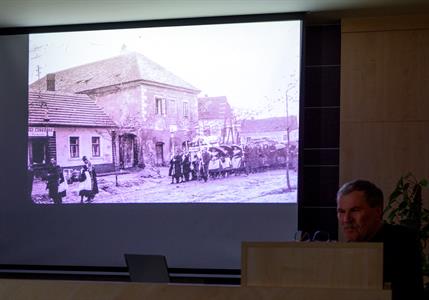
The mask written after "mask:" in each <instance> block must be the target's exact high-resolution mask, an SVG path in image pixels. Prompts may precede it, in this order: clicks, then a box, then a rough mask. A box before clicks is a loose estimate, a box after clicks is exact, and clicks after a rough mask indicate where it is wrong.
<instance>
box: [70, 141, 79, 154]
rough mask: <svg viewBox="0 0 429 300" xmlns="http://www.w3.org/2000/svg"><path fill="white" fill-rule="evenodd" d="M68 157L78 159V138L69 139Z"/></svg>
mask: <svg viewBox="0 0 429 300" xmlns="http://www.w3.org/2000/svg"><path fill="white" fill-rule="evenodd" d="M70 157H71V158H76V157H79V138H78V137H76V136H71V137H70Z"/></svg>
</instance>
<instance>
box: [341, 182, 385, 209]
mask: <svg viewBox="0 0 429 300" xmlns="http://www.w3.org/2000/svg"><path fill="white" fill-rule="evenodd" d="M355 191H359V192H363V193H364V194H365V199H366V202H367V203H368V205H369V206H370V207H383V204H384V196H383V191H382V190H381V189H380V188H378V187H377V186H376V185H375V184H373V183H372V182H370V181H368V180H362V179H357V180H353V181H349V182H346V183H345V184H343V186H342V187H341V188H340V189H339V190H338V192H337V202H338V200H340V198H341V197H343V196H346V195H348V194H350V193H352V192H355Z"/></svg>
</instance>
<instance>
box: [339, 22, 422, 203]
mask: <svg viewBox="0 0 429 300" xmlns="http://www.w3.org/2000/svg"><path fill="white" fill-rule="evenodd" d="M428 20H429V15H426V16H424V17H423V16H422V15H417V16H396V17H379V18H362V19H356V18H352V19H343V20H342V34H341V41H342V44H341V47H342V49H341V110H340V184H341V183H344V182H346V181H348V180H351V179H355V178H366V179H369V180H373V181H374V182H375V183H376V184H378V185H379V186H380V187H381V188H382V189H383V191H384V193H385V195H386V196H388V195H389V194H390V193H391V191H392V190H393V188H394V185H395V184H396V182H397V180H398V179H399V177H400V176H401V175H402V174H404V173H406V172H408V171H411V172H413V173H414V174H415V175H416V176H417V177H419V178H421V177H429V134H428V133H429V131H428V129H429V21H428ZM425 195H426V196H428V195H427V193H426V194H425ZM426 198H427V197H426ZM428 200H429V199H428Z"/></svg>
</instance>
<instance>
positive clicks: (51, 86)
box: [46, 73, 55, 91]
mask: <svg viewBox="0 0 429 300" xmlns="http://www.w3.org/2000/svg"><path fill="white" fill-rule="evenodd" d="M46 90H47V91H55V73H50V74H47V75H46Z"/></svg>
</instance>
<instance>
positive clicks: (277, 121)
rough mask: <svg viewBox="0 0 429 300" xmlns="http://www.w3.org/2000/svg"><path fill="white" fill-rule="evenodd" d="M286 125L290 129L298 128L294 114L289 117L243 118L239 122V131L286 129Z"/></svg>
mask: <svg viewBox="0 0 429 300" xmlns="http://www.w3.org/2000/svg"><path fill="white" fill-rule="evenodd" d="M288 120H289V122H288ZM288 126H289V129H290V130H294V129H298V122H297V119H296V116H289V118H286V117H274V118H267V119H256V120H243V121H242V123H241V132H242V133H251V132H269V131H286V130H287V128H288Z"/></svg>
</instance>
